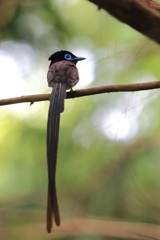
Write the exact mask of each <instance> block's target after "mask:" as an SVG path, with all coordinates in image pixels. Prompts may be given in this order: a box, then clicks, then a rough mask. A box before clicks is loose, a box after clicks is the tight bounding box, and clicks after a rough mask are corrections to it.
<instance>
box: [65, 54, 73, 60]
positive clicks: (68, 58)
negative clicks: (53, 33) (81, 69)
mask: <svg viewBox="0 0 160 240" xmlns="http://www.w3.org/2000/svg"><path fill="white" fill-rule="evenodd" d="M64 58H65V59H66V60H71V59H72V56H71V54H68V53H67V54H65V55H64Z"/></svg>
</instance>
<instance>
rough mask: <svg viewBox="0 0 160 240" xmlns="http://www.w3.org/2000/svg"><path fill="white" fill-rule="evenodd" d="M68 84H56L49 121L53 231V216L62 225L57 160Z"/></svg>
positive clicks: (49, 208)
mask: <svg viewBox="0 0 160 240" xmlns="http://www.w3.org/2000/svg"><path fill="white" fill-rule="evenodd" d="M65 98H66V85H65V84H62V83H56V84H54V88H53V90H52V93H51V97H50V106H49V113H48V123H47V161H48V200H47V232H49V233H50V232H51V229H52V225H53V216H54V219H55V223H56V225H57V226H59V225H60V215H59V207H58V200H57V193H56V178H55V176H56V162H57V151H58V137H59V123H60V113H61V112H63V111H64V99H65Z"/></svg>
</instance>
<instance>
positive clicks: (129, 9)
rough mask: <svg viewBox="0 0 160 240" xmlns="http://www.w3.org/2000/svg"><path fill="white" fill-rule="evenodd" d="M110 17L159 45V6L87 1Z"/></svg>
mask: <svg viewBox="0 0 160 240" xmlns="http://www.w3.org/2000/svg"><path fill="white" fill-rule="evenodd" d="M89 1H90V2H93V3H95V4H96V5H97V6H98V8H103V9H104V10H106V11H108V12H109V13H110V14H111V15H112V16H114V17H115V18H117V19H118V20H120V21H121V22H124V23H126V24H128V25H129V26H131V27H132V28H134V29H135V30H137V31H139V32H140V33H142V34H144V35H145V36H147V37H149V38H151V39H152V40H154V41H156V42H157V43H160V30H159V28H160V13H159V11H156V10H155V9H159V8H160V4H159V3H156V2H154V1H151V0H107V1H106V0H89Z"/></svg>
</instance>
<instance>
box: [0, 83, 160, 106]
mask: <svg viewBox="0 0 160 240" xmlns="http://www.w3.org/2000/svg"><path fill="white" fill-rule="evenodd" d="M157 88H160V81H155V82H146V83H132V84H122V85H108V86H101V87H95V88H88V89H82V90H78V91H71V92H67V98H77V97H84V96H90V95H95V94H101V93H110V92H135V91H142V90H152V89H157ZM49 96H50V94H37V95H28V96H22V97H16V98H8V99H1V100H0V106H3V105H10V104H16V103H24V102H29V103H30V104H33V103H34V102H40V101H47V100H49Z"/></svg>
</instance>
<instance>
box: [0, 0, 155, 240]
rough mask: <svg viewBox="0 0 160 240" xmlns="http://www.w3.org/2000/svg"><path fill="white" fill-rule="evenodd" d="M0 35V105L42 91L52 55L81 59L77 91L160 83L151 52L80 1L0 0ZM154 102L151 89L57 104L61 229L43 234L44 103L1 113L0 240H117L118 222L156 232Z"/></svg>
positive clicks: (128, 31) (146, 41)
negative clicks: (59, 112) (67, 54)
mask: <svg viewBox="0 0 160 240" xmlns="http://www.w3.org/2000/svg"><path fill="white" fill-rule="evenodd" d="M0 30H1V31H0V39H1V42H0V98H1V99H3V98H11V97H18V96H22V95H27V94H43V93H50V91H51V89H49V88H48V86H47V81H46V73H47V70H48V65H49V62H48V57H49V56H50V55H51V54H52V53H54V52H55V51H58V50H61V49H65V50H69V51H72V52H73V53H74V54H75V55H78V56H82V57H86V60H85V61H82V62H80V63H78V68H79V72H80V83H79V84H78V85H77V86H76V89H82V88H88V87H96V86H103V85H107V84H125V83H137V82H147V81H156V80H159V79H160V70H159V69H160V68H159V64H160V57H159V56H160V49H159V46H158V45H157V44H155V43H154V42H153V41H151V40H149V39H147V38H146V37H144V36H143V35H141V34H139V33H138V32H136V31H135V30H133V29H131V28H130V27H129V26H127V25H125V24H123V23H121V22H119V21H117V20H116V19H114V18H113V17H111V16H110V15H109V14H108V13H107V12H105V11H104V10H99V11H98V9H97V7H96V6H95V5H94V4H92V3H91V2H88V1H85V0H55V1H54V0H32V1H31V0H5V1H1V2H0ZM159 97H160V92H159V89H157V90H152V91H141V92H134V93H127V92H125V93H124V92H123V93H110V94H107V93H106V94H101V95H94V96H88V97H87V96H86V97H81V98H77V99H68V100H66V101H65V112H64V113H63V114H62V115H61V127H60V138H59V152H58V164H57V189H58V198H59V205H60V212H61V219H62V225H61V227H59V228H57V227H55V226H54V229H53V232H52V234H50V235H48V234H47V233H46V230H45V218H46V196H47V164H46V122H47V113H48V105H49V102H48V101H45V102H39V103H34V104H33V105H31V106H29V104H28V103H22V104H15V105H10V106H2V107H0V239H1V240H11V239H12V240H20V239H43V240H45V239H65V240H66V239H67V240H68V239H73V240H75V239H80V240H81V239H83V240H85V239H94V240H95V239H119V237H121V238H122V235H120V234H118V231H120V229H118V226H119V224H117V225H116V224H115V225H114V227H113V229H109V228H110V227H109V226H110V225H109V224H110V223H111V222H112V223H113V224H114V222H115V223H118V221H120V223H122V222H125V223H130V224H132V223H136V224H137V225H136V226H142V225H141V223H143V227H144V229H146V231H147V229H150V228H149V227H152V226H154V227H155V226H156V227H157V228H156V229H158V225H159V223H160V103H159ZM93 221H94V223H93ZM101 223H103V227H102V224H101ZM98 224H100V225H99V231H98V230H97V229H96V227H97V226H98ZM138 224H139V225H138ZM145 224H146V225H145ZM100 226H101V227H100ZM126 226H127V225H126ZM145 226H146V228H145ZM108 230H110V231H111V233H110V234H109V235H108V234H107V233H105V231H108ZM121 230H122V229H121ZM141 230H142V228H141V227H140V228H138V227H137V229H136V228H134V229H132V232H131V233H129V231H130V228H127V227H125V228H124V229H123V232H124V235H125V234H128V235H129V234H130V237H127V236H123V238H124V239H131V238H132V237H136V234H135V233H140V231H141ZM157 231H158V230H157ZM154 234H155V231H152V232H150V236H154ZM159 236H160V233H159ZM137 238H139V239H142V238H141V237H140V236H139V237H137ZM143 239H144V237H143Z"/></svg>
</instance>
